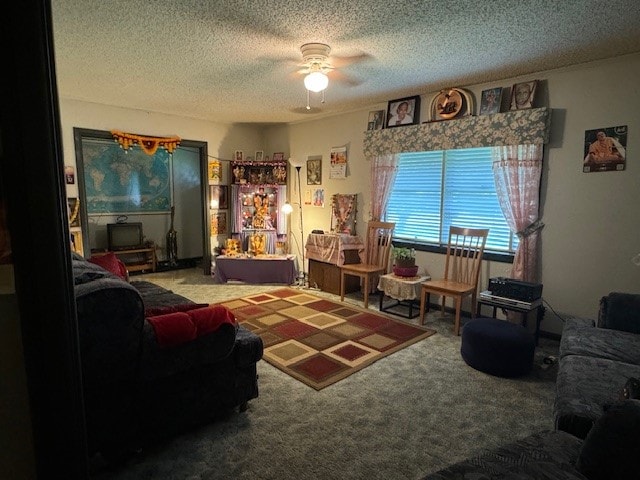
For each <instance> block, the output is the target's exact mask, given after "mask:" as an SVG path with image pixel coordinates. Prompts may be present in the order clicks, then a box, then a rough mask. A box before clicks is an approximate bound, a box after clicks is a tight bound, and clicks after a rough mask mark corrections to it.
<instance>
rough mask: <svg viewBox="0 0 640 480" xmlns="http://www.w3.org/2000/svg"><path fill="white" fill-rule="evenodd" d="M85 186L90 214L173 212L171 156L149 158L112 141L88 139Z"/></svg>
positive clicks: (159, 152) (160, 152) (158, 153)
mask: <svg viewBox="0 0 640 480" xmlns="http://www.w3.org/2000/svg"><path fill="white" fill-rule="evenodd" d="M82 150H83V157H84V184H85V192H86V197H87V200H86V202H87V205H86V208H87V213H88V214H101V213H150V212H167V211H169V210H170V209H171V189H170V182H171V177H170V166H169V153H168V152H167V151H166V150H164V149H158V150H157V151H156V153H155V154H154V155H147V154H146V153H144V152H143V151H142V150H141V149H140V148H139V147H137V146H134V147H132V148H130V149H129V150H128V151H125V150H123V149H121V148H120V146H119V145H117V144H114V143H112V142H108V143H105V142H104V141H92V140H85V141H83V142H82Z"/></svg>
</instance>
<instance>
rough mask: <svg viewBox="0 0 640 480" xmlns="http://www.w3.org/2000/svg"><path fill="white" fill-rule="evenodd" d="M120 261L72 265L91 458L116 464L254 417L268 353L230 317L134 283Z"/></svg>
mask: <svg viewBox="0 0 640 480" xmlns="http://www.w3.org/2000/svg"><path fill="white" fill-rule="evenodd" d="M96 261H98V260H96ZM109 262H111V265H109ZM117 262H118V261H117V260H114V258H111V259H109V258H103V257H100V260H99V263H101V264H102V266H100V265H96V264H94V263H91V262H89V261H87V260H85V259H84V258H82V257H80V256H74V258H73V259H72V267H73V277H74V283H75V297H76V308H77V318H78V331H79V341H80V357H81V368H82V383H83V391H84V400H85V418H86V424H87V432H88V437H89V438H88V442H89V454H90V455H93V454H97V453H101V454H102V455H103V456H104V457H106V458H107V459H109V460H110V461H113V460H118V459H119V458H121V457H122V456H123V455H126V454H128V453H129V452H132V451H135V450H138V449H140V448H141V447H144V446H146V445H149V444H151V443H154V442H157V441H158V440H161V439H165V438H167V437H170V436H172V435H175V434H177V433H179V432H183V431H186V430H188V429H190V428H193V427H195V426H197V425H201V424H204V423H207V422H210V421H212V420H213V419H215V418H216V417H217V416H219V415H220V414H222V413H224V412H227V411H229V410H231V409H238V408H239V409H240V410H245V409H246V408H247V402H248V401H249V400H251V399H253V398H256V397H257V396H258V383H257V373H256V363H257V362H258V361H259V360H260V358H262V352H263V343H262V340H261V339H260V337H259V336H257V335H255V334H253V333H251V332H249V331H248V330H246V329H244V328H243V327H241V326H239V325H238V324H237V322H235V319H234V318H233V317H232V315H231V314H230V312H228V310H226V309H224V308H223V307H215V308H212V307H209V306H208V305H206V304H202V305H201V304H195V303H194V302H192V301H191V300H189V299H187V298H185V297H182V296H180V295H177V294H175V293H173V292H171V291H169V290H166V289H164V288H161V287H159V286H157V285H154V284H152V283H150V282H135V281H134V282H131V283H129V282H127V281H126V272H122V269H121V266H120V265H118V263H117ZM105 268H106V269H105ZM229 315H231V316H229Z"/></svg>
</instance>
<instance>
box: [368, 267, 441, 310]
mask: <svg viewBox="0 0 640 480" xmlns="http://www.w3.org/2000/svg"><path fill="white" fill-rule="evenodd" d="M427 280H431V277H430V276H429V275H423V276H416V277H399V276H398V275H396V274H394V273H387V274H386V275H382V276H380V280H379V281H378V290H380V291H381V293H380V311H381V312H388V313H393V314H394V315H398V316H400V317H404V318H416V317H417V316H418V315H420V308H419V307H420V303H419V302H416V300H417V299H419V298H420V289H421V286H422V283H423V282H426V281H427ZM385 295H386V296H388V297H391V298H393V299H395V300H396V302H395V303H393V304H391V305H387V306H383V304H384V296H385ZM398 306H403V307H408V308H409V312H408V314H404V313H399V312H398V311H393V310H391V309H393V308H396V307H398ZM413 307H418V309H417V310H418V311H417V312H416V314H415V315H414V314H413Z"/></svg>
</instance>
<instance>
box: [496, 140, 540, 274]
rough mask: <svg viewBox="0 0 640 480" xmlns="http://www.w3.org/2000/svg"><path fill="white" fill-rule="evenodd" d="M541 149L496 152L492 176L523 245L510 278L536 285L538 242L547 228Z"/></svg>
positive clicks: (523, 147) (511, 148)
mask: <svg viewBox="0 0 640 480" xmlns="http://www.w3.org/2000/svg"><path fill="white" fill-rule="evenodd" d="M542 152H543V146H542V145H510V146H503V147H495V148H494V149H493V157H494V161H493V174H494V179H495V183H496V192H497V194H498V201H499V202H500V207H501V208H502V212H503V213H504V217H505V219H506V220H507V223H508V225H509V227H510V228H511V231H513V232H516V234H517V235H518V238H519V239H520V243H519V245H518V249H517V250H516V254H515V258H514V260H513V266H512V267H511V278H516V279H519V280H524V281H527V282H536V281H537V278H538V239H539V237H540V229H541V228H542V227H543V226H544V224H543V223H542V222H541V221H540V219H539V217H538V213H539V205H540V177H541V174H542Z"/></svg>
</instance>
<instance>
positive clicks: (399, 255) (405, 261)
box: [393, 247, 416, 268]
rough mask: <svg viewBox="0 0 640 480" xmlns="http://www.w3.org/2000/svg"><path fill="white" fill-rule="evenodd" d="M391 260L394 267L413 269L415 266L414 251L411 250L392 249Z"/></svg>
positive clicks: (404, 248)
mask: <svg viewBox="0 0 640 480" xmlns="http://www.w3.org/2000/svg"><path fill="white" fill-rule="evenodd" d="M393 258H394V260H395V261H394V264H395V266H396V267H403V268H406V267H413V266H414V265H415V264H416V251H415V249H413V248H406V247H393Z"/></svg>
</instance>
